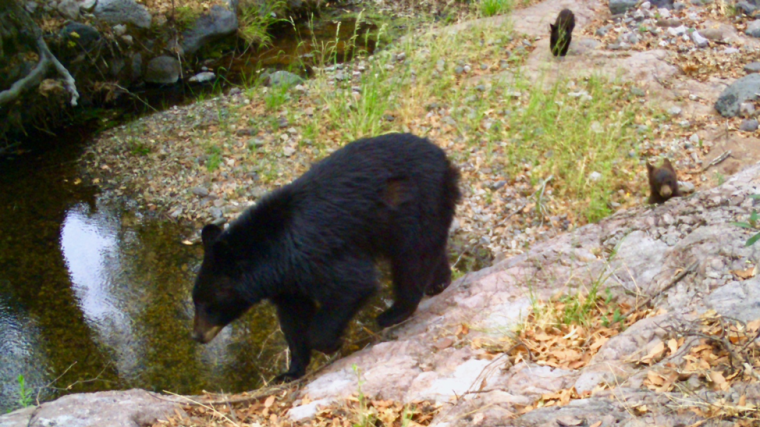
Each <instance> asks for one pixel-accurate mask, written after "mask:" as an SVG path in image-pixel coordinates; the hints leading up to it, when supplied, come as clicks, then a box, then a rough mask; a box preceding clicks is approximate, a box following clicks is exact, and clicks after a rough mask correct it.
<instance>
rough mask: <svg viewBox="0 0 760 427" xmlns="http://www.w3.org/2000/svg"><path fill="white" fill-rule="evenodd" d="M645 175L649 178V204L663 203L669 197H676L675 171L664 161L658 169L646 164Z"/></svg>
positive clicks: (678, 194) (678, 193) (667, 161)
mask: <svg viewBox="0 0 760 427" xmlns="http://www.w3.org/2000/svg"><path fill="white" fill-rule="evenodd" d="M647 175H648V176H649V191H650V195H649V203H663V202H665V201H666V200H668V199H670V198H671V197H678V196H680V195H681V193H680V192H679V191H678V178H677V176H676V170H675V169H674V168H673V165H672V164H671V163H670V160H668V159H665V160H664V161H663V162H662V166H660V167H659V168H657V167H654V166H652V165H651V164H650V163H649V162H647Z"/></svg>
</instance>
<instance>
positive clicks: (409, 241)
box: [193, 134, 460, 380]
mask: <svg viewBox="0 0 760 427" xmlns="http://www.w3.org/2000/svg"><path fill="white" fill-rule="evenodd" d="M458 181H459V172H458V171H457V169H456V168H455V167H454V166H453V165H452V164H451V163H450V162H449V160H448V159H447V158H446V154H445V153H444V152H443V150H442V149H440V148H439V147H437V146H436V145H434V144H432V143H431V142H429V141H428V140H427V139H423V138H419V137H416V136H414V135H410V134H390V135H384V136H379V137H376V138H368V139H361V140H358V141H355V142H352V143H349V144H348V145H346V146H345V147H343V148H341V149H340V150H338V151H336V152H334V153H333V154H332V155H330V156H329V157H327V158H325V159H323V160H322V161H321V162H319V163H317V164H315V165H314V166H313V167H312V168H311V169H310V170H309V171H308V172H306V173H305V174H304V175H303V176H301V177H300V178H298V179H296V180H295V181H293V182H292V183H290V184H289V185H286V186H284V187H282V188H280V189H279V190H276V191H273V192H271V193H269V194H268V195H266V196H265V197H264V198H263V199H262V200H261V201H260V202H259V203H258V204H257V205H255V206H253V207H252V208H250V209H248V210H247V211H246V212H244V213H243V214H241V216H240V217H239V218H238V219H236V220H235V221H234V222H232V223H231V224H230V226H229V227H228V228H227V230H224V231H222V230H221V229H220V228H219V227H217V226H215V225H207V226H206V227H205V228H204V229H203V232H202V238H203V245H204V252H205V254H204V259H203V264H202V265H201V270H200V272H199V274H198V277H197V279H196V283H195V287H194V289H193V301H194V303H195V310H196V311H195V317H196V322H195V324H196V329H195V331H194V338H195V339H196V340H198V341H201V342H208V341H210V340H211V339H213V336H214V335H215V334H216V333H217V332H218V331H219V330H220V329H221V328H222V327H224V326H225V325H227V324H229V323H230V322H232V321H233V320H235V319H237V318H238V317H240V316H241V315H242V314H243V313H244V312H245V311H246V310H248V309H249V308H250V307H251V306H253V305H254V304H256V303H258V302H259V301H261V300H263V299H268V300H270V301H271V302H272V303H274V305H275V306H276V307H277V314H278V317H279V321H280V327H281V328H282V331H283V332H284V334H285V338H286V340H287V342H288V346H289V347H290V354H291V362H290V369H289V370H288V371H287V372H285V373H283V374H281V375H280V376H279V377H278V379H280V380H291V379H296V378H299V377H301V376H302V375H304V373H305V372H306V367H307V366H308V364H309V361H310V358H311V350H318V351H322V352H325V353H332V352H334V351H337V350H338V349H339V348H340V346H341V335H342V333H343V330H344V329H345V328H346V326H347V324H348V322H349V321H350V320H351V318H352V317H353V316H354V315H355V314H356V312H357V311H358V310H359V309H360V308H361V306H362V304H363V303H364V302H365V301H366V300H367V299H368V298H369V297H370V296H371V295H372V294H373V293H374V292H375V290H376V288H377V286H378V280H377V271H376V266H375V261H376V260H377V259H380V258H383V259H387V260H388V261H390V265H391V270H392V274H393V286H394V291H395V302H394V303H393V305H392V306H391V307H390V308H388V309H387V310H386V311H384V312H383V313H381V314H380V315H379V316H378V317H377V322H378V324H379V325H380V326H381V327H387V326H391V325H394V324H397V323H399V322H402V321H403V320H405V319H407V318H408V317H409V316H411V315H412V313H414V311H415V310H416V309H417V305H418V304H419V302H420V300H421V299H422V297H423V294H425V293H426V294H428V295H435V294H438V293H440V292H442V291H443V290H444V289H446V287H447V286H448V285H449V284H450V283H451V269H450V267H449V261H448V258H447V251H446V245H447V240H448V231H449V227H450V225H451V222H452V220H453V218H454V213H455V205H456V203H457V202H458V201H459V199H460V192H459V188H458Z"/></svg>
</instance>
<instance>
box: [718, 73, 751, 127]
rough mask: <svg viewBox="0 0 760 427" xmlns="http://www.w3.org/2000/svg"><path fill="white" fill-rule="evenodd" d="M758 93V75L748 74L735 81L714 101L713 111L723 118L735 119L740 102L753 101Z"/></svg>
mask: <svg viewBox="0 0 760 427" xmlns="http://www.w3.org/2000/svg"><path fill="white" fill-rule="evenodd" d="M758 92H760V74H748V75H746V76H744V77H742V78H740V79H739V80H737V81H735V82H734V83H733V84H732V85H731V86H729V87H727V88H726V90H724V91H723V93H721V94H720V96H719V97H718V100H717V101H715V109H716V110H718V112H719V113H720V114H721V115H722V116H723V117H736V116H737V115H738V114H739V107H740V105H741V103H742V102H746V101H751V100H754V99H755V96H756V94H757V93H758Z"/></svg>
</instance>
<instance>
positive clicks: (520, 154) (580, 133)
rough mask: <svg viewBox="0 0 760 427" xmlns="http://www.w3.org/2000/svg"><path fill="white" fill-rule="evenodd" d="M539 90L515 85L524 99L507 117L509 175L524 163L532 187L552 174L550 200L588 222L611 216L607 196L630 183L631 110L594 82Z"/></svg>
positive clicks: (523, 83) (595, 79) (605, 86)
mask: <svg viewBox="0 0 760 427" xmlns="http://www.w3.org/2000/svg"><path fill="white" fill-rule="evenodd" d="M536 86H539V87H538V88H537V87H536ZM540 86H541V83H540V82H536V83H531V82H529V81H527V80H524V79H518V80H517V81H516V82H515V89H516V90H518V91H519V93H520V94H524V96H525V99H524V100H523V102H522V108H519V109H517V110H516V114H514V115H512V116H511V120H510V122H511V123H510V130H509V132H508V138H509V139H508V143H507V144H506V147H505V148H506V152H507V155H508V157H509V158H511V159H513V160H516V162H514V163H517V164H514V165H513V167H512V169H513V172H514V173H518V169H519V168H520V167H522V168H525V164H527V166H528V167H530V170H531V178H532V179H533V180H534V181H536V182H534V183H537V181H538V180H539V179H541V178H542V177H547V176H550V175H553V176H554V177H555V180H556V182H558V184H557V185H555V186H554V187H553V189H554V196H555V197H559V198H563V199H566V200H570V201H572V202H571V203H573V204H575V205H576V209H577V210H578V213H579V214H581V215H583V216H585V218H586V220H588V221H589V222H594V221H598V220H599V219H601V218H603V217H605V216H607V215H608V214H609V213H610V212H611V211H610V207H609V201H610V196H611V194H612V192H613V191H615V190H616V189H617V188H619V187H620V184H621V183H622V182H624V181H629V180H632V179H633V169H634V166H635V159H632V158H630V157H629V156H628V153H629V152H630V151H631V148H632V147H633V142H634V141H633V135H632V132H630V129H631V126H630V125H631V124H632V122H633V119H634V114H633V110H632V109H630V108H628V107H627V106H626V105H625V103H623V102H622V101H623V99H622V97H623V91H622V89H620V88H618V89H616V88H615V87H611V86H612V85H610V84H609V83H608V82H606V81H605V80H603V79H601V78H598V77H590V78H588V79H586V80H585V81H583V82H582V83H581V84H580V85H577V86H576V87H573V88H567V81H562V80H558V81H557V82H556V83H554V84H552V85H550V86H549V87H548V88H545V89H541V88H540Z"/></svg>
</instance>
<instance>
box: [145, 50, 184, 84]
mask: <svg viewBox="0 0 760 427" xmlns="http://www.w3.org/2000/svg"><path fill="white" fill-rule="evenodd" d="M180 67H181V65H180V63H179V61H177V59H176V58H172V57H171V56H159V57H158V58H153V59H151V60H150V62H148V69H147V70H146V71H145V78H144V80H145V81H146V82H148V83H160V84H173V83H176V82H177V80H179V73H180Z"/></svg>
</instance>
